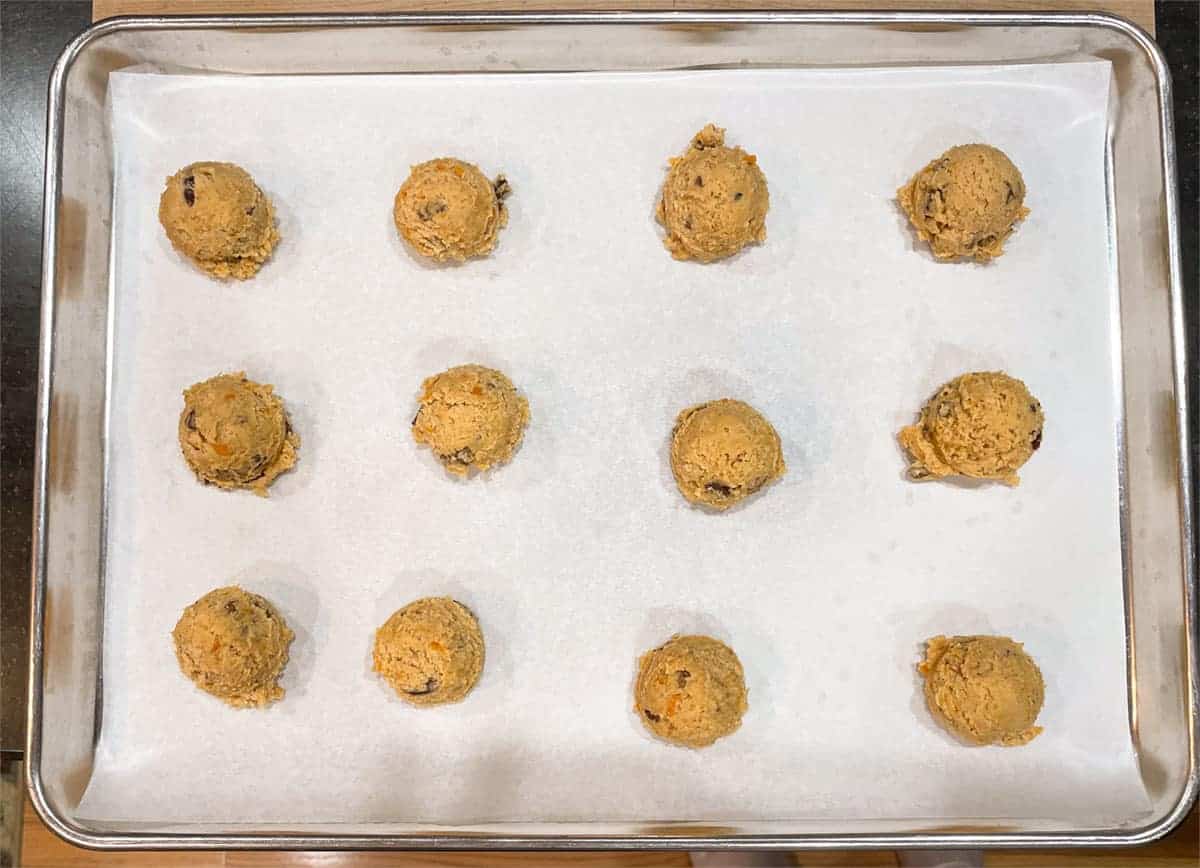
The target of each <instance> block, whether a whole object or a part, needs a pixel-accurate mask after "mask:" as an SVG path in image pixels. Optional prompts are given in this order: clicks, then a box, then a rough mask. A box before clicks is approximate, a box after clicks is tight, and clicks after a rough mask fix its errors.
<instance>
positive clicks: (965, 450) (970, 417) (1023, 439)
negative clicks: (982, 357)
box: [898, 371, 1045, 485]
mask: <svg viewBox="0 0 1200 868" xmlns="http://www.w3.org/2000/svg"><path fill="white" fill-rule="evenodd" d="M1044 423H1045V416H1044V415H1043V413H1042V405H1041V403H1040V402H1039V401H1038V400H1037V398H1035V397H1033V395H1031V394H1029V389H1027V388H1026V387H1025V384H1024V383H1022V382H1021V381H1020V380H1018V379H1016V378H1015V377H1010V376H1008V374H1005V373H1002V372H1000V371H993V372H990V373H971V374H963V375H962V376H961V377H956V378H955V379H953V380H951V381H950V382H949V383H946V385H944V386H942V388H941V389H939V390H938V393H937V394H936V395H934V396H933V397H932V398H930V399H929V401H928V402H927V403H926V404H925V406H924V407H923V408H921V418H920V419H919V420H918V422H917V424H916V425H909V426H908V427H907V428H904V429H903V430H901V431H900V433H899V435H898V438H899V440H900V445H901V446H903V447H904V448H905V449H906V450H907V451H908V453H909V455H911V456H912V462H911V464H910V465H909V468H908V477H909V479H912V480H914V481H916V482H920V481H923V480H927V479H940V478H943V477H946V476H956V475H957V476H970V477H974V478H976V479H997V480H999V481H1001V482H1003V483H1005V484H1006V485H1016V484H1018V483H1019V482H1020V481H1021V480H1020V477H1018V476H1017V471H1018V470H1020V469H1021V467H1022V465H1024V464H1025V462H1026V461H1028V460H1029V458H1030V456H1032V455H1033V453H1034V451H1035V450H1037V448H1038V447H1039V446H1041V445H1042V426H1043V425H1044Z"/></svg>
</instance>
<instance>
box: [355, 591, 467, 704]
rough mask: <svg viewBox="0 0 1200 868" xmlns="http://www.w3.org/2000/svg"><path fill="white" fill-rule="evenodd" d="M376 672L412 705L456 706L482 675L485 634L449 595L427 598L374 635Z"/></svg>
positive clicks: (407, 609)
mask: <svg viewBox="0 0 1200 868" xmlns="http://www.w3.org/2000/svg"><path fill="white" fill-rule="evenodd" d="M373 659H374V668H375V671H376V672H378V673H379V674H380V675H382V676H383V677H384V679H386V681H387V682H388V684H390V685H391V686H392V689H394V690H395V691H396V695H397V696H399V697H400V698H401V699H403V700H404V701H405V702H409V703H412V704H413V705H443V704H445V703H447V702H458V701H459V700H460V699H462V698H463V697H464V696H466V695H467V694H468V693H470V692H471V688H473V687H474V686H475V685H476V683H477V682H478V681H479V676H480V674H481V673H482V672H483V631H481V630H480V629H479V622H478V621H476V620H475V616H474V615H472V614H471V611H470V610H469V609H468V608H467V607H466V606H464V605H463V604H462V603H459V602H458V601H456V600H451V599H450V598H449V597H425V598H423V599H420V600H415V601H414V602H412V603H409V604H408V605H407V606H405V607H404V608H403V609H400V610H398V611H396V612H395V613H394V614H393V615H392V616H391V617H390V618H388V619H387V621H386V622H384V625H383V626H382V627H380V628H379V629H378V630H376V631H375V651H374V654H373Z"/></svg>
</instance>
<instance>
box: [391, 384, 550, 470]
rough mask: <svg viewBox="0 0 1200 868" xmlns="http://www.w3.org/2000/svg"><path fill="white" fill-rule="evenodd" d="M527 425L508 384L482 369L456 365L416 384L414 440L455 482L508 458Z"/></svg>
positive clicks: (524, 408) (520, 401)
mask: <svg viewBox="0 0 1200 868" xmlns="http://www.w3.org/2000/svg"><path fill="white" fill-rule="evenodd" d="M528 421H529V403H528V402H527V401H526V400H525V399H524V398H523V397H521V396H520V395H519V394H517V388H516V386H514V385H513V384H512V381H511V380H510V379H509V378H508V377H506V376H504V374H502V373H500V372H499V371H497V370H493V369H492V368H485V367H483V366H482V365H460V366H458V367H456V368H450V370H448V371H443V372H442V373H440V374H436V375H434V376H432V377H430V378H429V379H427V380H426V381H425V382H424V383H422V384H421V398H420V407H419V409H418V410H417V415H416V418H414V419H413V423H412V433H413V439H414V440H416V441H417V442H418V443H424V444H426V445H428V446H429V447H430V448H431V449H433V451H434V454H436V455H437V457H438V460H440V461H441V462H442V466H444V467H445V468H446V470H447V471H449V472H450V473H453V474H455V475H456V476H467V475H469V474H470V473H471V472H472V471H483V470H487V469H488V468H490V467H493V466H495V465H498V464H503V463H505V462H506V461H508V460H509V459H510V458H512V456H513V453H514V452H516V451H517V447H518V446H519V445H520V444H521V437H522V435H523V434H524V432H525V424H526V423H527V422H528Z"/></svg>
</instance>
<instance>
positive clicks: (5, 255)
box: [0, 0, 1200, 753]
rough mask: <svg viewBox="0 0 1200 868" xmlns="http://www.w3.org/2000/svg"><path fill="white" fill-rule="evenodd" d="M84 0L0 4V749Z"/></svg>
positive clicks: (24, 574)
mask: <svg viewBox="0 0 1200 868" xmlns="http://www.w3.org/2000/svg"><path fill="white" fill-rule="evenodd" d="M91 12H92V8H91V3H90V0H78V2H50V0H35V2H17V0H7V2H0V74H2V76H3V86H2V88H0V94H2V100H3V105H2V108H3V115H4V121H3V140H2V142H0V148H2V155H0V161H2V165H3V188H2V190H0V203H2V206H3V227H2V234H0V351H2V358H0V749H3V751H4V752H6V753H8V752H10V751H20V750H21V749H22V747H23V744H24V738H25V735H24V733H25V697H24V691H25V677H26V663H27V661H26V657H27V653H28V636H29V632H28V626H29V625H28V620H29V565H30V529H31V522H32V500H31V498H32V490H33V435H34V425H35V416H36V411H35V403H36V391H37V353H38V327H39V325H38V311H39V308H40V304H39V298H40V295H41V238H42V226H41V223H42V167H43V159H44V150H45V111H46V83H47V79H48V77H49V72H50V67H51V65H52V64H53V63H54V60H55V58H56V57H57V56H58V53H59V52H60V51H61V50H62V48H63V46H64V45H65V44H66V43H67V42H68V41H69V40H70V39H71V38H72V37H73V36H74V35H75V34H77V33H78V32H79V31H80V30H82V29H83V28H85V27H86V26H87V25H88V23H89V22H90V21H91ZM1155 18H1156V27H1157V31H1158V34H1157V37H1158V42H1159V44H1160V45H1161V46H1162V47H1163V49H1164V51H1165V52H1166V54H1167V59H1168V61H1169V62H1170V65H1171V71H1172V74H1173V76H1174V82H1175V124H1176V128H1177V136H1176V147H1177V157H1178V166H1179V187H1180V205H1181V221H1180V235H1181V238H1182V242H1183V277H1184V296H1185V303H1186V306H1187V318H1188V350H1189V359H1190V365H1189V372H1188V373H1189V390H1190V394H1191V395H1192V398H1193V404H1192V412H1191V435H1192V439H1191V451H1192V465H1193V467H1196V466H1197V452H1198V449H1197V444H1198V442H1200V424H1198V423H1197V404H1198V403H1200V392H1198V390H1197V376H1196V374H1197V366H1196V362H1197V359H1196V356H1197V336H1198V334H1200V329H1198V326H1197V322H1198V320H1197V314H1198V311H1197V307H1198V304H1197V301H1198V299H1197V267H1198V266H1197V247H1198V241H1197V200H1198V199H1200V177H1198V175H1200V104H1198V97H1197V77H1198V64H1197V55H1198V54H1200V2H1197V0H1157V2H1156V3H1155Z"/></svg>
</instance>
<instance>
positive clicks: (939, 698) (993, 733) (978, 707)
mask: <svg viewBox="0 0 1200 868" xmlns="http://www.w3.org/2000/svg"><path fill="white" fill-rule="evenodd" d="M917 671H918V672H920V673H921V675H923V676H924V678H925V701H926V703H927V704H928V706H929V710H930V711H931V712H932V713H933V716H934V717H935V718H937V720H938V721H939V722H940V723H941V724H942V725H943V726H945V727H946V728H947V729H949V730H950V731H951V732H953V733H955V734H957V735H958V736H960V737H961V738H963V739H965V740H966V741H969V742H971V743H973V744H1000V745H1005V746H1009V747H1011V746H1014V745H1020V744H1025V743H1026V742H1029V741H1031V740H1032V739H1034V738H1036V737H1037V735H1038V734H1039V733H1040V732H1041V731H1042V728H1041V727H1040V726H1034V723H1035V721H1036V720H1037V716H1038V713H1039V712H1040V711H1041V710H1042V701H1043V700H1044V699H1045V692H1046V689H1045V684H1044V683H1043V682H1042V673H1041V670H1039V669H1038V667H1037V664H1036V663H1034V662H1033V658H1032V657H1030V656H1029V655H1028V654H1026V653H1025V650H1024V648H1022V647H1021V644H1020V643H1018V642H1014V641H1013V640H1012V639H1009V638H1007V637H1005V636H950V637H946V636H934V637H933V638H932V639H930V640H929V641H928V642H927V643H926V648H925V659H924V661H922V662H921V664H920V665H919V666H918V667H917Z"/></svg>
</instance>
